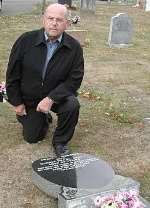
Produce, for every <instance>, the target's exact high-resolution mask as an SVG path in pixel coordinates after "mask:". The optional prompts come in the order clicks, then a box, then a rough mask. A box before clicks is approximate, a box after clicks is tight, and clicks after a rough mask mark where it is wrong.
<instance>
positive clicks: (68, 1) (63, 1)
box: [58, 0, 72, 7]
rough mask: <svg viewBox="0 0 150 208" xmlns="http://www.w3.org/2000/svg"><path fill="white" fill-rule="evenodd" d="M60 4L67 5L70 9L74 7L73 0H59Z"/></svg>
mask: <svg viewBox="0 0 150 208" xmlns="http://www.w3.org/2000/svg"><path fill="white" fill-rule="evenodd" d="M58 3H59V4H66V5H68V6H69V7H71V6H72V0H58Z"/></svg>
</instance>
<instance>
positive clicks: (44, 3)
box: [42, 0, 46, 14]
mask: <svg viewBox="0 0 150 208" xmlns="http://www.w3.org/2000/svg"><path fill="white" fill-rule="evenodd" d="M45 7H46V0H42V14H43V13H44V10H45Z"/></svg>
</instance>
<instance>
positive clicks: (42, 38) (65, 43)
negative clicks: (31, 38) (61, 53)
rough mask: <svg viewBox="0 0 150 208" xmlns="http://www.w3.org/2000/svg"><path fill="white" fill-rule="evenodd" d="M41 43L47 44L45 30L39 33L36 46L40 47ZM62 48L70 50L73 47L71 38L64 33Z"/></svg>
mask: <svg viewBox="0 0 150 208" xmlns="http://www.w3.org/2000/svg"><path fill="white" fill-rule="evenodd" d="M41 43H44V44H46V40H45V36H44V28H41V29H40V30H39V31H38V35H37V39H36V41H35V45H36V46H37V45H40V44H41ZM60 45H61V46H66V47H68V48H70V49H72V45H71V42H70V36H69V35H68V34H67V33H66V32H64V33H63V36H62V41H61V44H60Z"/></svg>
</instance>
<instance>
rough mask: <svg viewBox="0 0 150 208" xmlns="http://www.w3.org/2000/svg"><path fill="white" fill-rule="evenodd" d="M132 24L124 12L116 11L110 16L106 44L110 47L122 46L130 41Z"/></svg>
mask: <svg viewBox="0 0 150 208" xmlns="http://www.w3.org/2000/svg"><path fill="white" fill-rule="evenodd" d="M132 36H133V24H132V20H131V18H130V17H129V16H128V15H127V14H125V13H118V14H116V15H115V16H113V17H112V18H111V23H110V30H109V37H108V44H109V46H110V47H124V46H128V45H129V44H130V43H131V40H132Z"/></svg>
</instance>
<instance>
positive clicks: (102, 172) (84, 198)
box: [32, 153, 150, 208]
mask: <svg viewBox="0 0 150 208" xmlns="http://www.w3.org/2000/svg"><path fill="white" fill-rule="evenodd" d="M32 168H33V176H32V180H33V183H34V184H35V185H36V186H38V187H39V188H40V189H41V190H42V191H44V192H45V193H46V194H48V195H50V196H53V197H56V198H58V208H96V207H97V205H96V204H95V202H97V197H103V196H109V195H110V194H111V195H112V194H116V193H118V192H123V191H130V190H135V191H137V192H139V187H140V184H139V183H138V182H136V181H134V180H133V179H132V178H128V177H123V176H120V175H115V174H114V171H113V169H112V167H111V166H110V165H109V164H108V163H107V162H105V161H103V160H101V159H99V158H97V157H94V156H92V155H88V154H82V153H76V154H70V155H66V156H62V157H59V158H54V159H52V158H42V159H39V160H36V161H34V162H33V163H32ZM140 201H141V202H142V203H143V204H144V205H145V206H143V208H150V204H149V203H148V202H147V201H146V200H144V199H143V198H142V197H140ZM141 208H142V207H141Z"/></svg>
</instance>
